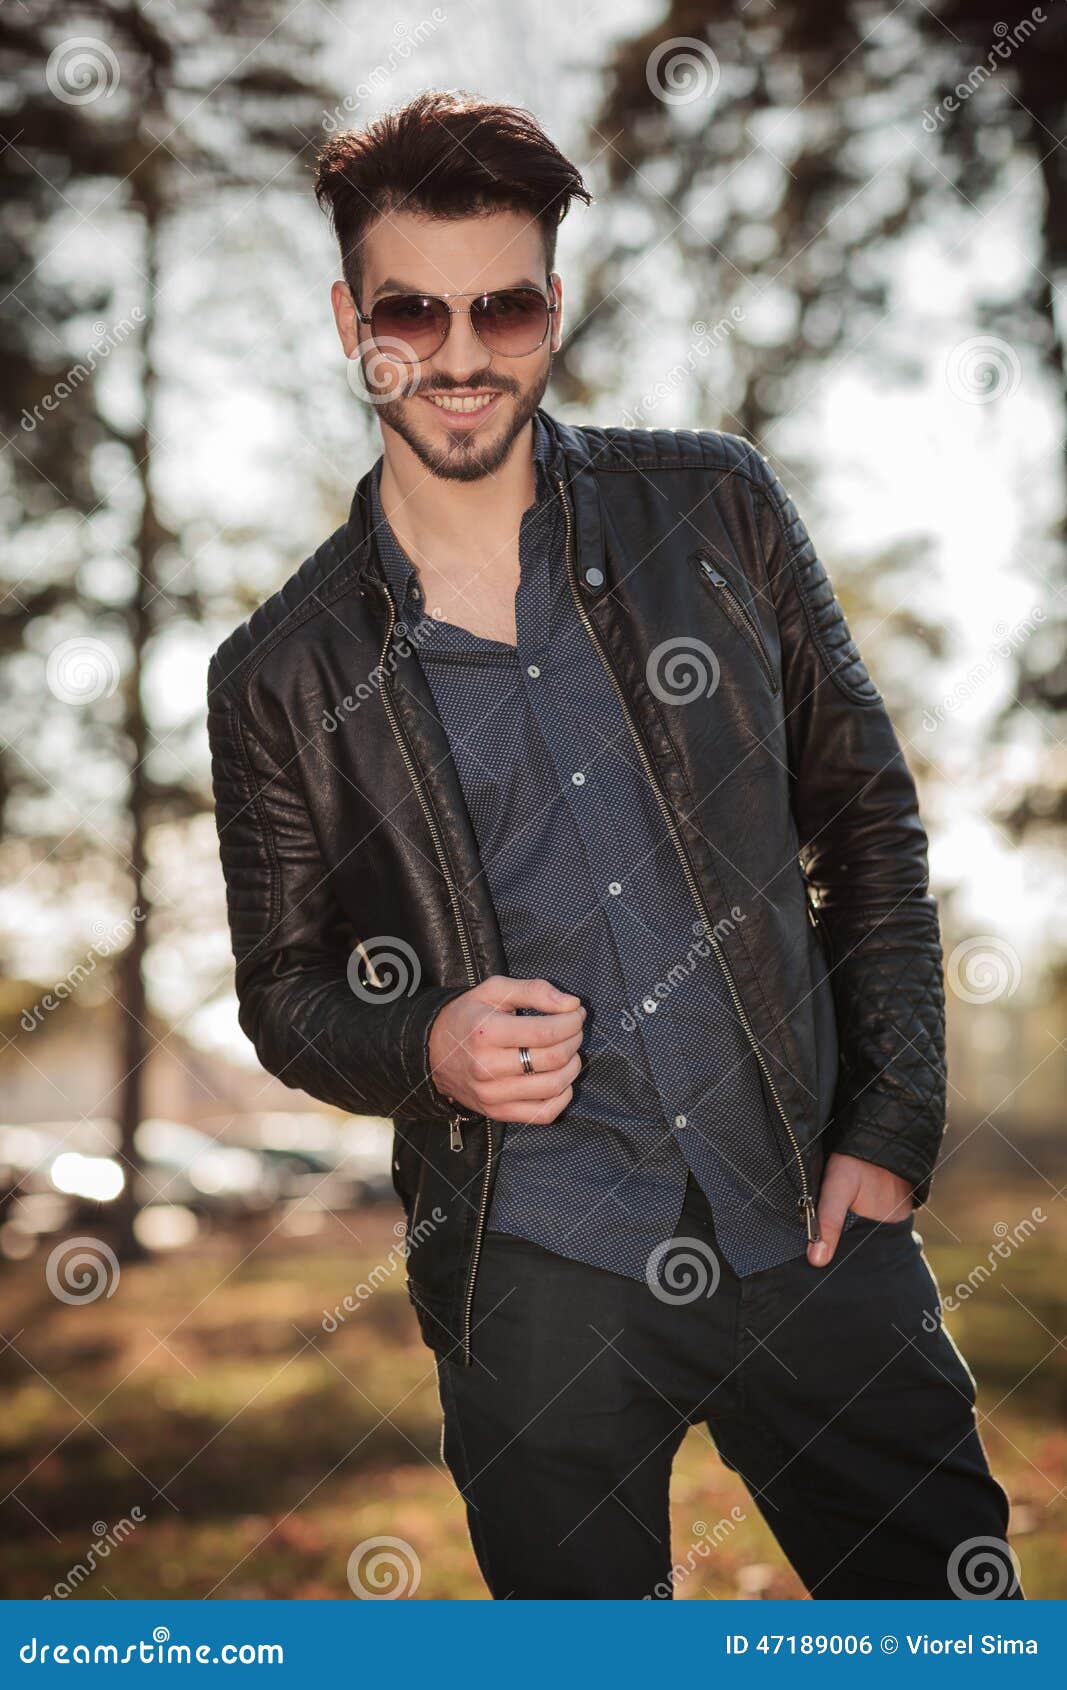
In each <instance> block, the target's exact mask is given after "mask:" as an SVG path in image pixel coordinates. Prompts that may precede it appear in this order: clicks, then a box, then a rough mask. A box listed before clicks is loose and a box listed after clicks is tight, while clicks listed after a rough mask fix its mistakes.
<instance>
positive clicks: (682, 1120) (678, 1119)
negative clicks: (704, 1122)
mask: <svg viewBox="0 0 1067 1690" xmlns="http://www.w3.org/2000/svg"><path fill="white" fill-rule="evenodd" d="M674 1124H675V1126H676V1127H679V1128H681V1127H687V1126H688V1125H689V1122H688V1120H687V1119H686V1117H685V1116H684V1115H676V1116H675V1117H674Z"/></svg>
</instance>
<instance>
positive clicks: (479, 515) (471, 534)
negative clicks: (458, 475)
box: [379, 420, 537, 561]
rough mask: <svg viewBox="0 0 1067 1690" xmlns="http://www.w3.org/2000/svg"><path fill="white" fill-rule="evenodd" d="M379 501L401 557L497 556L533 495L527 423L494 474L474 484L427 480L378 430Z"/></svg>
mask: <svg viewBox="0 0 1067 1690" xmlns="http://www.w3.org/2000/svg"><path fill="white" fill-rule="evenodd" d="M382 445H383V453H382V459H383V461H382V478H381V483H380V487H379V496H380V498H381V502H382V510H383V512H384V514H385V517H386V519H387V521H388V522H389V526H390V527H391V528H392V530H393V532H394V534H395V535H396V537H397V539H398V540H399V541H400V544H401V545H402V546H403V547H404V549H405V550H406V551H413V552H414V553H415V554H416V555H417V556H419V557H420V558H425V557H427V556H433V557H437V558H440V559H441V560H442V561H447V560H448V559H450V558H452V557H462V558H465V559H468V560H470V559H471V557H472V553H473V554H474V555H475V556H477V555H481V554H484V555H486V556H491V555H494V554H495V553H497V552H498V551H499V550H500V549H501V548H502V547H503V546H505V545H506V544H507V543H508V542H509V540H513V539H514V537H515V536H516V535H517V534H518V531H519V524H520V522H521V521H522V515H523V512H524V511H525V510H526V509H527V507H528V506H529V505H531V504H533V502H534V498H535V496H536V492H537V485H536V478H535V471H534V460H533V422H532V420H531V421H530V422H528V423H526V425H525V427H524V428H522V429H521V430H520V432H519V433H518V434H517V435H516V436H515V439H514V441H513V442H512V446H511V450H510V452H509V453H508V455H507V457H506V459H505V460H504V462H503V463H502V464H501V465H500V468H499V469H497V470H495V471H494V472H493V474H492V475H483V476H482V477H480V479H479V480H477V481H448V480H445V479H443V478H442V477H441V476H438V475H433V474H432V473H431V472H430V471H429V470H428V469H427V468H426V466H425V465H424V464H423V463H422V462H421V460H420V459H419V458H418V457H417V456H416V454H415V453H414V452H413V451H412V450H411V447H410V446H409V445H408V443H407V441H406V440H402V439H401V437H400V436H399V435H398V434H397V433H396V432H395V430H394V429H391V428H387V427H385V426H383V428H382Z"/></svg>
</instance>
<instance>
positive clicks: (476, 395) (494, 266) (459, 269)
mask: <svg viewBox="0 0 1067 1690" xmlns="http://www.w3.org/2000/svg"><path fill="white" fill-rule="evenodd" d="M362 256H363V281H362V289H361V298H360V299H359V300H358V302H357V303H358V305H359V308H360V310H361V311H362V312H363V313H364V315H366V316H369V315H370V312H371V308H372V306H373V304H374V302H375V300H376V299H381V298H385V297H387V296H390V295H395V294H431V295H435V296H436V297H438V298H440V297H443V296H446V295H447V296H451V297H449V300H448V303H449V304H450V305H451V306H452V307H453V309H454V314H453V316H452V318H451V320H450V323H449V332H448V337H447V339H446V340H445V342H444V345H443V346H441V347H440V348H439V350H438V351H436V352H435V353H433V354H432V355H431V356H429V357H427V358H425V359H424V360H423V361H421V362H419V363H416V364H409V363H403V364H401V363H398V362H397V361H396V360H395V358H394V357H391V356H390V353H391V351H393V350H395V349H392V348H390V346H389V345H388V344H384V345H381V346H377V345H376V344H375V342H374V340H373V338H372V331H371V327H370V325H369V324H367V323H360V322H359V321H358V318H357V316H356V312H355V308H354V306H353V302H352V297H351V295H350V293H349V291H348V289H347V287H346V286H345V285H344V283H343V282H335V283H334V287H333V296H332V297H333V308H334V316H335V318H336V321H337V331H338V334H339V335H340V337H341V344H342V345H343V346H344V349H345V355H346V356H347V357H349V358H353V357H358V358H359V360H360V362H361V365H362V371H363V380H364V382H365V384H366V387H367V390H368V391H369V392H370V393H371V394H372V396H373V398H374V404H375V409H376V411H377V413H378V416H379V418H380V419H381V423H382V427H383V429H385V428H391V429H394V430H395V431H396V433H397V434H398V435H400V437H401V439H402V440H405V441H406V442H407V444H408V445H409V446H410V447H411V450H412V451H413V452H414V453H415V455H416V456H417V457H418V459H419V461H420V462H421V463H423V464H424V465H425V466H426V468H427V469H428V470H429V471H430V472H431V474H433V475H438V476H442V477H444V478H445V479H447V480H453V481H476V480H478V479H479V478H480V477H482V476H485V475H491V474H492V473H493V472H494V471H495V470H496V469H498V468H499V467H500V465H501V464H502V463H503V462H504V460H505V459H506V458H507V455H508V453H509V452H510V450H511V446H512V443H513V442H514V440H515V438H516V436H517V435H518V434H519V433H520V431H521V430H522V429H523V428H524V427H525V425H526V423H527V422H528V421H529V419H530V418H531V417H532V415H533V413H534V411H535V410H536V409H537V407H538V405H539V404H540V403H541V399H542V397H543V395H544V391H545V388H546V386H547V385H548V376H549V370H550V368H551V363H552V355H553V353H554V352H556V351H558V349H559V336H560V332H561V323H562V308H561V302H562V285H561V283H560V281H559V278H558V277H557V276H553V277H552V288H551V293H550V292H549V288H548V285H547V280H546V277H545V258H544V240H543V236H542V233H541V228H540V225H539V224H538V223H537V221H536V220H535V219H530V218H527V217H524V216H523V215H522V214H521V213H519V212H512V211H499V212H493V213H491V214H489V215H487V216H484V217H465V218H460V219H457V220H454V221H443V220H439V219H438V220H435V219H433V218H428V217H423V216H418V215H416V214H414V213H412V212H405V211H400V212H394V213H390V214H389V216H388V217H380V218H379V219H378V221H377V222H376V223H374V224H373V225H372V226H371V228H370V230H369V231H368V233H367V235H366V236H365V238H364V241H363V248H362ZM514 287H533V288H536V289H537V290H538V291H539V292H540V293H541V294H543V295H545V296H546V297H554V298H555V300H556V302H557V307H559V308H558V309H557V310H556V311H555V313H553V315H552V317H551V319H550V327H549V332H548V334H547V335H546V337H545V340H544V343H543V344H542V345H541V346H539V347H538V348H537V349H536V351H532V352H529V353H525V354H523V355H522V356H520V357H504V356H502V355H500V354H499V353H495V352H493V351H490V349H489V348H488V347H486V346H484V345H483V344H482V342H481V341H480V340H479V339H478V336H477V334H476V333H475V332H474V329H473V328H472V326H471V319H470V317H469V316H468V315H467V307H468V306H469V305H470V304H471V299H472V297H474V296H477V295H478V294H481V293H492V292H495V291H496V290H497V289H500V288H514ZM457 295H458V296H460V297H455V296H457ZM446 399H450V400H451V401H452V408H451V409H445V406H444V404H443V403H442V401H443V400H446ZM461 399H462V400H464V401H465V402H464V403H463V404H457V401H459V400H461Z"/></svg>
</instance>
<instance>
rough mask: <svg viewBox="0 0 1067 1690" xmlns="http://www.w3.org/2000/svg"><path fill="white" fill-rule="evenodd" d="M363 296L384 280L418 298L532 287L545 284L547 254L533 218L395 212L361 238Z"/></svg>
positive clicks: (501, 214)
mask: <svg viewBox="0 0 1067 1690" xmlns="http://www.w3.org/2000/svg"><path fill="white" fill-rule="evenodd" d="M361 259H362V263H361V270H362V275H363V287H364V296H365V297H369V296H370V295H371V294H373V293H374V292H375V291H376V290H377V289H378V288H379V287H380V286H381V285H382V284H383V283H384V282H386V281H387V279H389V278H392V279H393V280H394V281H399V282H403V284H404V285H405V287H411V288H412V289H413V290H417V291H418V292H420V293H423V292H424V293H478V292H481V291H482V290H483V289H485V290H488V289H491V288H500V287H513V286H515V285H516V284H517V283H519V282H530V283H532V284H533V285H534V286H535V287H542V286H543V285H544V281H545V276H544V268H545V250H544V239H543V236H542V232H541V225H540V223H539V222H538V221H537V219H536V217H530V216H527V215H526V214H524V213H522V212H518V211H493V212H488V213H486V214H485V215H484V216H480V217H457V218H440V217H427V216H423V215H421V214H419V213H416V212H410V211H396V212H390V213H389V214H388V215H387V216H381V217H378V218H377V219H376V220H375V222H374V223H372V224H371V225H370V227H369V229H368V230H367V233H366V234H365V235H364V237H363V244H362V252H361Z"/></svg>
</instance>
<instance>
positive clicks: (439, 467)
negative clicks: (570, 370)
mask: <svg viewBox="0 0 1067 1690" xmlns="http://www.w3.org/2000/svg"><path fill="white" fill-rule="evenodd" d="M551 369H552V364H551V359H550V360H549V362H548V363H547V364H546V365H545V368H544V371H543V373H542V375H541V376H540V377H539V378H538V379H537V380H536V381H535V382H534V383H533V384H532V386H530V387H526V388H523V387H520V386H519V385H518V383H517V382H513V381H510V380H502V379H501V378H500V377H494V378H493V380H492V381H486V382H482V383H480V384H478V383H472V382H464V383H462V384H460V383H458V382H456V383H452V384H445V383H443V382H434V384H433V386H432V387H427V388H426V389H425V392H427V393H448V392H449V391H450V390H451V387H452V386H456V387H458V386H460V385H462V386H463V387H465V388H467V389H468V390H469V389H472V388H475V387H477V386H478V385H481V386H483V387H488V388H496V389H498V390H499V391H500V392H501V393H504V394H508V393H510V394H512V395H513V396H514V398H515V401H516V403H515V408H514V411H513V412H512V415H511V421H510V423H507V424H506V425H505V428H504V432H503V433H502V434H501V435H500V436H499V437H498V438H496V439H494V440H489V441H485V442H482V441H480V440H479V438H478V433H477V431H472V432H471V433H470V434H463V435H458V436H457V437H456V439H454V440H451V441H449V443H448V444H447V445H446V446H438V445H437V444H435V443H434V442H433V441H431V440H428V439H427V438H426V437H425V435H424V434H423V433H422V432H421V431H420V429H419V428H418V426H417V425H416V423H415V421H414V420H413V415H412V413H413V412H414V409H415V406H416V405H417V404H418V400H417V399H414V398H409V399H386V400H379V401H378V403H377V405H376V406H375V410H376V411H377V413H378V416H379V418H380V420H381V421H382V423H384V424H387V425H388V427H389V428H392V429H395V431H396V433H397V434H399V436H400V438H401V440H404V441H406V443H407V444H408V445H409V446H410V447H411V450H412V451H413V452H414V454H415V456H416V457H417V458H418V460H419V462H420V463H421V464H422V466H423V468H424V469H427V470H429V472H430V474H431V475H436V476H439V477H440V479H441V480H442V481H480V480H481V479H482V478H483V477H484V476H486V475H493V474H495V472H496V471H497V470H498V469H499V468H500V466H501V464H503V463H504V462H505V460H506V459H507V456H508V453H509V452H510V451H511V448H512V446H513V445H514V444H515V441H516V439H517V438H518V436H519V435H520V434H521V433H522V430H523V429H524V428H525V427H526V424H527V423H528V422H529V420H530V418H531V417H532V416H533V414H534V412H535V411H536V410H537V407H538V406H539V405H540V403H541V400H542V399H543V398H544V395H545V389H546V387H547V386H548V378H549V375H550V374H551Z"/></svg>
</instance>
